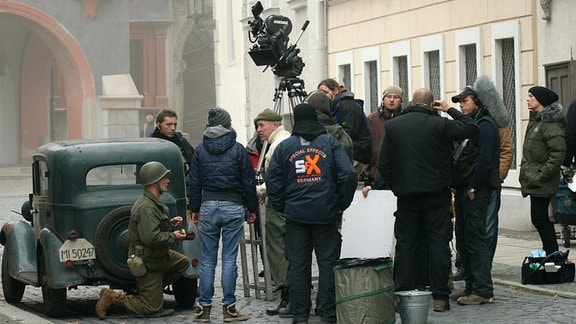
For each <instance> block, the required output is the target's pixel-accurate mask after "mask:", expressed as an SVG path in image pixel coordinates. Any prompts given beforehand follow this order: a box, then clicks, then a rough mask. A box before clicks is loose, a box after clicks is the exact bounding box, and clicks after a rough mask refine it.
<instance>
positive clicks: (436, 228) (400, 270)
mask: <svg viewBox="0 0 576 324" xmlns="http://www.w3.org/2000/svg"><path fill="white" fill-rule="evenodd" d="M450 201H451V196H450V191H449V190H446V191H445V192H443V193H436V194H420V195H409V196H400V197H398V199H397V207H398V210H397V211H396V221H395V224H394V236H395V237H396V254H395V257H394V259H395V260H394V276H395V282H396V290H397V291H402V290H413V289H415V288H416V287H415V285H416V284H417V279H418V271H417V270H418V269H419V268H420V267H424V268H426V269H428V276H429V280H430V290H431V291H432V297H434V299H444V300H447V299H448V295H450V289H448V277H449V274H450V265H451V263H450V245H449V244H450V241H451V240H452V222H451V220H450ZM423 243H424V245H422V244H423ZM422 246H426V247H427V249H428V254H429V256H430V258H429V259H428V260H420V259H419V257H421V256H422V253H418V250H419V248H421V247H422ZM423 261H424V262H423Z"/></svg>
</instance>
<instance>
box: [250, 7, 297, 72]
mask: <svg viewBox="0 0 576 324" xmlns="http://www.w3.org/2000/svg"><path fill="white" fill-rule="evenodd" d="M262 11H264V8H263V7H262V3H260V1H258V2H256V3H255V4H254V5H253V6H252V14H253V15H254V18H255V19H254V20H253V21H249V22H248V24H249V25H250V31H249V32H248V39H249V40H250V43H253V44H254V45H253V46H252V48H251V49H250V50H249V51H248V54H250V57H251V58H252V60H253V61H254V63H255V64H256V65H258V66H261V65H266V66H271V67H272V71H273V72H274V74H276V75H277V76H280V77H284V78H295V77H298V76H299V75H300V74H301V73H302V69H303V68H304V65H305V64H304V62H303V61H302V58H301V57H299V56H298V53H300V50H299V49H297V48H296V43H294V44H293V45H291V46H288V41H289V38H288V35H289V34H290V32H291V31H292V22H291V21H290V19H289V18H288V17H285V16H282V15H270V16H268V17H266V19H265V20H262V18H261V17H260V14H261V13H262ZM307 26H308V21H306V23H305V24H304V26H303V27H302V31H301V33H300V36H301V35H302V32H304V30H305V29H306V27H307ZM299 38H300V37H298V39H299ZM296 42H298V41H296Z"/></svg>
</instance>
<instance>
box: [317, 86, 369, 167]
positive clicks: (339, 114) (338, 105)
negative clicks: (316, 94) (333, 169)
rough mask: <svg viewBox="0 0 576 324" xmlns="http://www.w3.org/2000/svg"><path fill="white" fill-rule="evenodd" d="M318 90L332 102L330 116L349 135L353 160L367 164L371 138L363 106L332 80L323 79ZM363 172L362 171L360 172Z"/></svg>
mask: <svg viewBox="0 0 576 324" xmlns="http://www.w3.org/2000/svg"><path fill="white" fill-rule="evenodd" d="M318 90H320V91H322V92H324V93H325V94H326V95H327V96H328V98H330V99H331V100H332V105H331V107H330V114H331V117H332V119H333V120H334V121H335V122H337V123H338V124H340V126H342V128H344V130H345V131H346V133H348V135H350V138H352V142H353V143H354V160H356V161H358V162H360V163H363V164H368V163H370V160H371V158H372V136H371V135H370V125H369V124H368V119H367V118H366V114H365V113H364V108H363V107H362V105H363V104H364V103H363V102H362V101H361V100H359V99H355V98H354V93H352V92H351V91H350V90H348V89H346V88H345V87H343V86H341V85H339V84H338V82H336V80H333V79H325V80H322V81H320V83H319V84H318ZM362 171H363V170H362Z"/></svg>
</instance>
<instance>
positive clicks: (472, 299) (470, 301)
mask: <svg viewBox="0 0 576 324" xmlns="http://www.w3.org/2000/svg"><path fill="white" fill-rule="evenodd" d="M457 302H458V304H460V305H482V304H492V303H494V297H482V296H478V295H474V294H471V295H468V296H464V297H460V298H458V301H457Z"/></svg>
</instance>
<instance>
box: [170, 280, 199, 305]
mask: <svg viewBox="0 0 576 324" xmlns="http://www.w3.org/2000/svg"><path fill="white" fill-rule="evenodd" d="M172 290H173V291H174V299H175V300H176V303H177V304H178V307H180V308H185V309H187V308H192V307H194V303H195V302H196V296H197V295H198V279H192V278H186V277H180V279H178V280H177V281H176V282H175V283H173V284H172Z"/></svg>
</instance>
